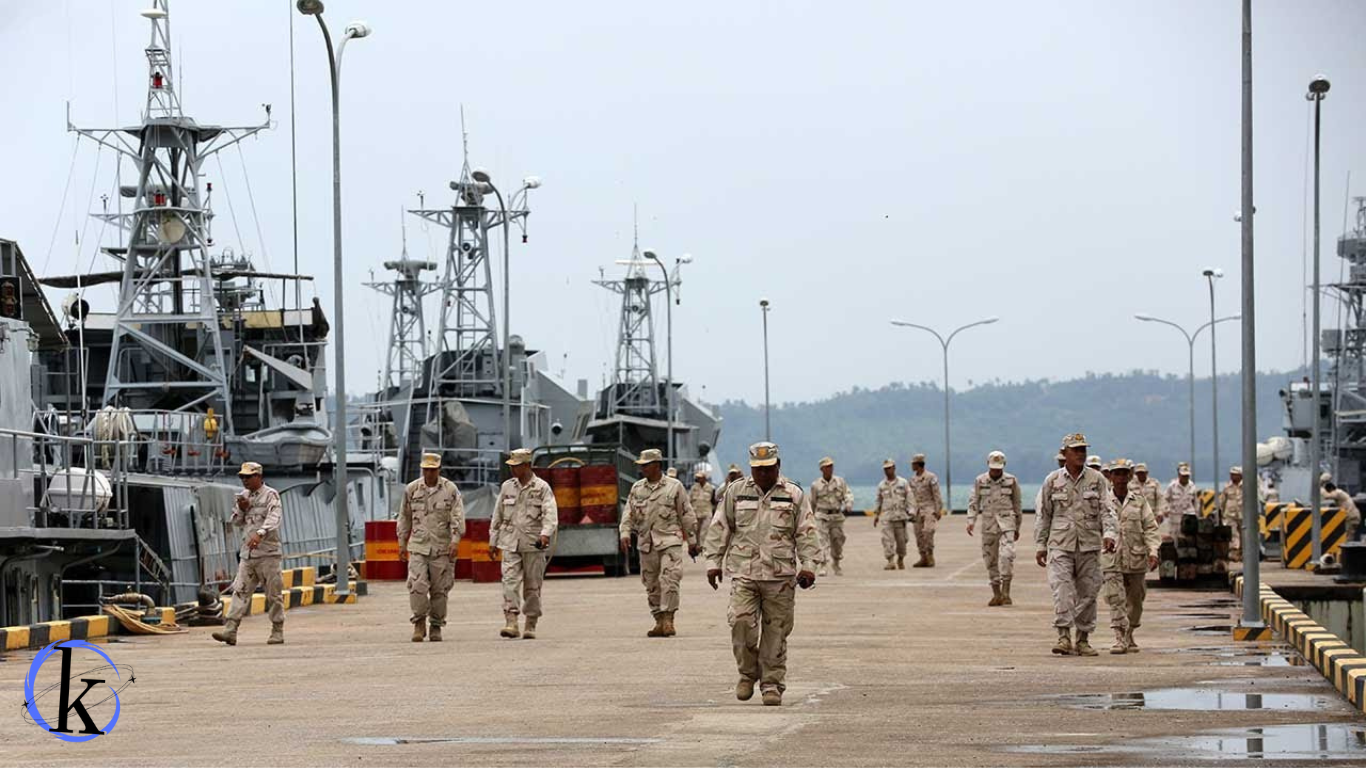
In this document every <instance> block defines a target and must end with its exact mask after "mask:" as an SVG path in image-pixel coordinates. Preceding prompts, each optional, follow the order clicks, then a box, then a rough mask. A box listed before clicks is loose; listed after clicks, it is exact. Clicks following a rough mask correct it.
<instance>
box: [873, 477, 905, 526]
mask: <svg viewBox="0 0 1366 768" xmlns="http://www.w3.org/2000/svg"><path fill="white" fill-rule="evenodd" d="M912 506H913V501H912V499H911V484H910V483H908V482H907V481H906V478H904V477H901V476H897V478H896V479H895V480H887V479H885V478H884V479H883V480H882V482H880V483H878V484H877V515H878V518H879V519H880V520H882V522H884V523H887V522H897V521H899V520H910V519H911V507H912Z"/></svg>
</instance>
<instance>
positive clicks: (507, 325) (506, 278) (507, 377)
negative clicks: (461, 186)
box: [470, 168, 512, 453]
mask: <svg viewBox="0 0 1366 768" xmlns="http://www.w3.org/2000/svg"><path fill="white" fill-rule="evenodd" d="M470 177H471V178H473V179H474V180H475V181H477V182H479V183H480V184H482V185H484V186H486V187H488V188H489V191H490V192H492V193H493V194H494V196H495V197H497V198H498V213H499V215H500V216H502V217H503V225H502V226H503V452H504V453H512V348H511V347H510V346H509V342H510V341H511V339H512V335H511V334H512V331H511V330H510V329H511V328H512V318H511V317H510V316H509V312H510V311H511V308H512V307H511V296H512V289H511V285H512V273H511V272H510V271H508V265H509V263H510V260H509V258H508V227H509V222H508V207H507V205H506V204H504V203H503V193H502V192H499V191H498V187H496V186H494V184H493V177H492V176H490V175H489V172H488V171H486V170H484V169H482V168H476V169H474V170H473V171H470Z"/></svg>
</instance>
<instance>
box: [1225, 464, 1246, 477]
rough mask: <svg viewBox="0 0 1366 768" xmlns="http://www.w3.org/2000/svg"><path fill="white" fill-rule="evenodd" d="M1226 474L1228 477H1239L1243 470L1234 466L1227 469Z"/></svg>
mask: <svg viewBox="0 0 1366 768" xmlns="http://www.w3.org/2000/svg"><path fill="white" fill-rule="evenodd" d="M1228 473H1229V474H1230V475H1241V474H1243V468H1242V467H1239V466H1237V465H1234V466H1232V467H1229V468H1228Z"/></svg>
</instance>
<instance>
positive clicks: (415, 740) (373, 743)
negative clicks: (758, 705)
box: [342, 736, 663, 747]
mask: <svg viewBox="0 0 1366 768" xmlns="http://www.w3.org/2000/svg"><path fill="white" fill-rule="evenodd" d="M342 741H344V742H346V743H347V744H361V745H363V746H369V747H392V746H398V745H402V744H517V745H524V746H538V745H547V744H548V745H554V746H574V745H582V746H594V745H599V744H658V743H660V742H661V741H663V739H626V738H614V737H606V736H604V737H602V738H593V737H580V738H573V737H566V738H554V737H545V738H538V737H534V736H531V737H527V736H416V737H407V736H361V737H357V738H353V739H342Z"/></svg>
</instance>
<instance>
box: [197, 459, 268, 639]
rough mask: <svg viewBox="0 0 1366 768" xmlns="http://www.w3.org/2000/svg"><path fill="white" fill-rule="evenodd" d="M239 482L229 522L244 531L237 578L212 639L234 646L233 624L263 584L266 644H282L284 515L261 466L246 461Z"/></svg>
mask: <svg viewBox="0 0 1366 768" xmlns="http://www.w3.org/2000/svg"><path fill="white" fill-rule="evenodd" d="M237 476H238V477H239V478H241V480H242V491H241V492H240V493H238V494H237V504H236V508H235V509H234V510H233V512H232V522H233V524H234V525H240V526H242V527H243V529H244V530H246V532H247V535H246V537H245V538H244V539H243V540H242V548H241V550H239V551H238V553H237V558H238V559H237V578H236V579H235V580H234V581H233V592H232V607H231V608H230V609H228V615H227V620H226V621H225V622H224V625H223V629H222V631H219V632H214V633H213V639H215V640H217V641H218V642H220V643H227V644H228V645H237V625H238V624H241V623H242V617H243V616H246V615H247V611H249V610H250V609H251V596H252V594H253V593H254V592H256V588H257V587H260V586H262V585H264V587H265V593H266V612H267V613H268V614H269V615H270V638H269V639H268V640H266V643H267V644H269V645H279V644H280V643H283V642H284V641H285V604H284V598H283V596H282V595H281V593H282V592H283V591H284V579H283V578H282V577H281V575H280V559H281V554H280V520H281V518H282V517H283V516H284V511H283V508H282V507H281V506H280V494H279V493H278V492H277V491H276V490H275V489H274V488H271V487H270V486H268V485H266V482H265V479H264V478H263V477H262V470H261V465H260V464H257V463H256V462H254V461H248V462H247V463H245V464H243V465H242V468H241V469H240V470H239V471H238V472H237Z"/></svg>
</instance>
